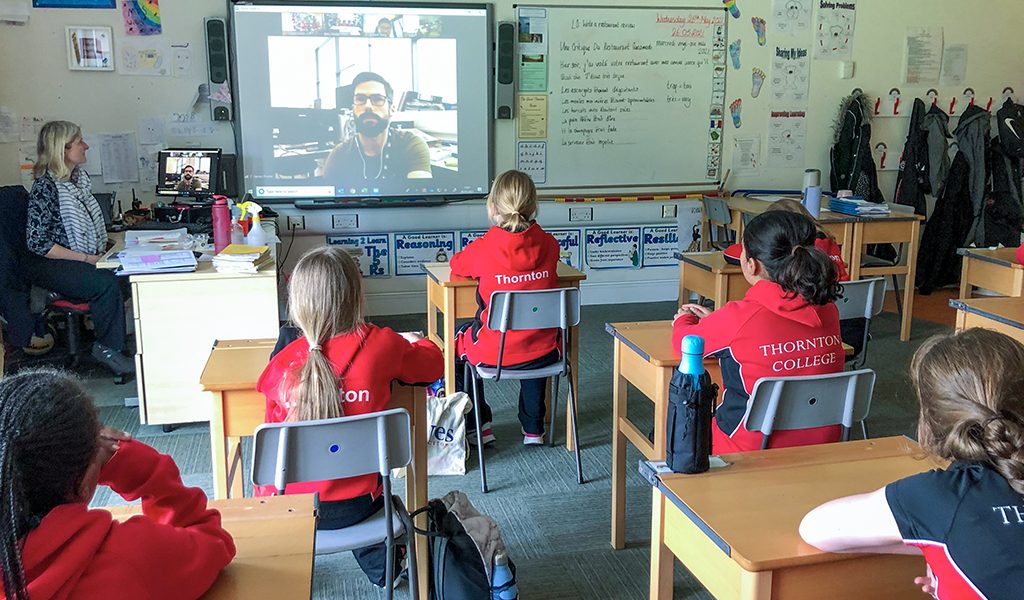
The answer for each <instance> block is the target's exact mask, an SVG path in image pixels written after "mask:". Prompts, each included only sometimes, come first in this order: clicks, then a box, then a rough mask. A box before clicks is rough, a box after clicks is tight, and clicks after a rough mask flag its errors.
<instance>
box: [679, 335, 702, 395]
mask: <svg viewBox="0 0 1024 600" xmlns="http://www.w3.org/2000/svg"><path fill="white" fill-rule="evenodd" d="M680 352H682V360H680V361H679V372H680V373H684V374H686V375H692V376H693V377H694V379H696V380H697V382H696V386H697V388H696V389H698V390H699V389H700V376H701V374H703V373H704V338H702V337H700V336H699V335H688V336H686V337H684V338H683V345H682V347H681V348H680Z"/></svg>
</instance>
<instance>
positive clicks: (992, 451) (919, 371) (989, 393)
mask: <svg viewBox="0 0 1024 600" xmlns="http://www.w3.org/2000/svg"><path fill="white" fill-rule="evenodd" d="M910 376H911V381H912V382H913V384H914V390H915V392H916V393H917V396H918V399H919V401H920V402H921V413H920V417H919V421H918V441H919V442H920V443H921V445H922V446H924V447H925V448H926V449H928V450H929V451H931V452H933V453H934V454H937V455H938V456H940V457H942V458H945V459H947V460H961V461H971V462H982V463H986V464H988V465H989V466H991V467H992V468H993V469H994V470H995V471H996V472H998V473H999V474H1000V475H1002V476H1003V478H1004V479H1006V482H1007V483H1008V484H1009V486H1010V487H1011V488H1013V490H1014V491H1015V492H1017V493H1018V494H1021V495H1022V496H1024V345H1021V344H1020V343H1019V342H1017V341H1016V340H1014V339H1013V338H1010V337H1009V336H1006V335H1004V334H1002V333H997V332H995V331H991V330H988V329H968V330H966V331H964V332H962V333H959V334H954V335H945V336H941V335H940V336H935V337H933V338H931V339H929V340H927V341H926V342H925V343H924V344H923V345H922V346H921V347H920V348H919V349H918V350H917V352H916V353H915V354H914V358H913V359H912V361H911V365H910Z"/></svg>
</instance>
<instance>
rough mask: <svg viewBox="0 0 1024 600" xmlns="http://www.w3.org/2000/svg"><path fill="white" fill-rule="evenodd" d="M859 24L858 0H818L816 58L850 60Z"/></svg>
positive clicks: (815, 26) (815, 39)
mask: <svg viewBox="0 0 1024 600" xmlns="http://www.w3.org/2000/svg"><path fill="white" fill-rule="evenodd" d="M856 24H857V0H845V1H843V2H839V1H833V0H818V15H817V18H816V19H815V24H814V58H823V59H833V60H849V59H850V57H851V56H853V33H854V31H855V29H856Z"/></svg>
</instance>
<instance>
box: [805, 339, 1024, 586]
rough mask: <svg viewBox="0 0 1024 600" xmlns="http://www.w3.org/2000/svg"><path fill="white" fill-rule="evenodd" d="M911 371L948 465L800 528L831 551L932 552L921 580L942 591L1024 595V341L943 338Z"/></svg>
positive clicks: (924, 439)
mask: <svg viewBox="0 0 1024 600" xmlns="http://www.w3.org/2000/svg"><path fill="white" fill-rule="evenodd" d="M910 377H911V380H912V382H913V385H914V390H915V392H916V393H917V397H918V400H919V401H920V403H921V412H920V418H919V421H918V438H919V440H920V443H921V445H922V446H924V448H925V449H926V450H928V451H929V452H930V453H932V454H934V455H935V456H936V457H937V458H939V459H942V460H943V461H950V464H949V466H948V467H947V468H945V469H937V470H933V471H928V472H926V473H921V474H919V475H914V476H912V477H907V478H906V479H901V480H899V481H896V482H894V483H890V484H889V485H887V486H885V487H883V488H881V489H879V490H876V491H874V492H870V493H867V494H860V495H857V496H849V497H847V498H840V499H838V500H833V501H831V502H827V503H825V504H823V505H821V506H819V507H817V508H815V509H814V510H812V511H811V512H810V513H808V514H807V516H805V517H804V520H803V522H802V523H801V524H800V535H801V536H803V538H804V540H806V541H807V542H808V543H810V544H812V545H814V546H817V547H818V548H821V549H822V550H826V551H829V552H883V553H900V554H903V553H915V554H916V553H923V554H924V557H925V560H926V561H927V562H928V573H927V574H926V575H924V576H922V577H918V578H916V579H915V580H914V583H916V584H917V585H920V586H921V589H922V591H924V592H925V593H928V594H931V595H933V596H934V597H935V598H939V599H940V600H959V599H966V598H971V599H974V598H988V599H989V600H998V599H1009V598H1020V597H1022V595H1024V345H1021V344H1020V343H1019V342H1017V341H1015V340H1013V339H1012V338H1010V337H1008V336H1006V335H1003V334H1001V333H997V332H995V331H990V330H987V329H969V330H967V331H965V332H963V333H960V334H957V335H947V336H937V337H934V338H931V339H930V340H928V341H926V342H925V343H924V345H922V346H921V347H920V348H919V349H918V351H917V353H916V354H915V355H914V359H913V361H912V362H911V365H910ZM864 576H865V577H870V576H871V574H870V573H865V574H864ZM907 584H908V585H909V584H910V582H909V581H908V582H907Z"/></svg>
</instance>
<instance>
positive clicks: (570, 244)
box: [548, 229, 583, 269]
mask: <svg viewBox="0 0 1024 600" xmlns="http://www.w3.org/2000/svg"><path fill="white" fill-rule="evenodd" d="M548 233H550V234H551V235H552V236H554V238H555V239H556V240H558V246H559V251H558V259H559V260H560V261H562V262H564V263H565V264H567V265H569V266H570V267H572V268H574V269H582V268H583V260H582V254H583V248H582V246H581V245H580V237H581V236H580V230H579V229H549V230H548Z"/></svg>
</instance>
